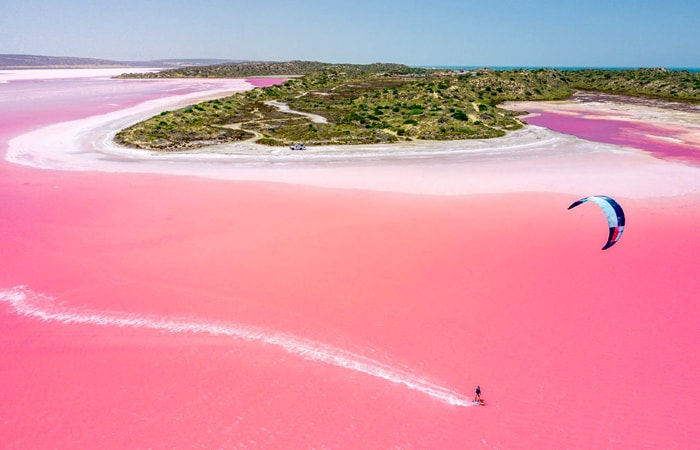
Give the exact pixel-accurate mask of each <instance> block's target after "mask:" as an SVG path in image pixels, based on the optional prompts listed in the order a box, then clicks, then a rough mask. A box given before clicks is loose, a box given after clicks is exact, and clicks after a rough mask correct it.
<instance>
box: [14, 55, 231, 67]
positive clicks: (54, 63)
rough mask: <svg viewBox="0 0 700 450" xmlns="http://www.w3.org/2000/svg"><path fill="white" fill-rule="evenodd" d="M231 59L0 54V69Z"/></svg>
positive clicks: (163, 64) (170, 64)
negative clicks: (153, 58) (125, 59)
mask: <svg viewBox="0 0 700 450" xmlns="http://www.w3.org/2000/svg"><path fill="white" fill-rule="evenodd" d="M235 62H240V60H231V59H197V58H193V59H187V58H183V59H157V60H152V61H114V60H109V59H96V58H80V57H74V56H43V55H14V54H12V55H10V54H0V69H83V68H95V67H104V68H106V67H163V68H177V67H189V66H208V65H213V64H225V63H235Z"/></svg>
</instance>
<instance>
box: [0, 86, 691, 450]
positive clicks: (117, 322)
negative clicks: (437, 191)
mask: <svg viewBox="0 0 700 450" xmlns="http://www.w3.org/2000/svg"><path fill="white" fill-rule="evenodd" d="M73 83H74V84H75V85H74V88H75V90H74V92H75V94H74V95H75V96H74V97H70V98H66V99H63V100H60V101H61V102H63V103H62V105H63V107H62V108H58V109H56V108H44V107H43V106H42V105H45V104H46V102H48V103H49V104H51V103H52V102H54V101H55V102H58V101H59V99H54V98H53V97H52V94H51V90H43V89H41V87H40V86H37V89H38V92H37V97H36V98H37V99H39V98H41V99H42V100H37V99H34V97H32V99H28V100H27V101H26V102H23V101H14V102H11V103H10V105H11V106H10V108H20V109H22V108H24V109H26V110H32V108H34V111H35V114H34V115H28V116H27V117H33V119H32V120H28V119H27V120H26V121H23V122H22V123H21V124H20V125H17V124H14V125H13V127H10V126H7V129H6V128H5V122H2V125H0V127H3V130H2V133H3V134H2V136H4V139H5V140H6V139H8V138H9V136H11V135H13V134H16V133H19V132H21V131H24V130H26V129H29V128H31V127H33V126H35V125H38V124H43V123H51V122H54V121H58V120H62V119H63V118H64V117H65V116H64V114H67V113H70V114H73V115H75V116H80V115H82V114H95V113H97V112H99V111H106V110H109V108H111V106H109V105H107V104H106V102H102V101H101V100H100V99H104V98H105V97H109V96H111V95H112V92H113V86H112V85H111V84H110V83H106V84H105V85H104V86H102V85H99V84H96V85H91V87H90V89H80V88H79V86H84V85H83V84H82V83H84V81H77V80H76V81H74V82H73ZM151 86H152V87H149V88H148V89H146V90H145V91H144V92H142V93H141V94H140V95H142V98H144V99H145V98H151V97H152V96H154V95H155V96H158V95H168V93H167V92H165V91H161V90H160V89H159V87H158V86H159V85H158V84H157V83H155V84H153V85H151ZM2 89H4V86H3V85H1V84H0V90H2ZM29 91H30V92H31V90H29ZM126 97H127V98H128V97H129V96H128V95H127V96H126ZM138 99H139V94H136V95H134V97H133V99H132V100H131V101H138ZM123 101H129V100H127V99H123ZM86 102H87V103H88V104H90V103H91V104H93V105H95V106H94V109H83V108H84V104H85V103H86ZM112 102H117V101H116V99H112V100H110V101H109V103H112ZM32 105H34V106H33V107H32ZM98 105H102V106H98ZM11 111H12V110H11V109H10V113H9V114H8V117H13V115H12V114H11ZM5 112H6V113H7V112H8V111H7V110H5ZM8 129H9V131H8ZM3 142H5V141H3ZM2 145H4V143H3V144H2ZM359 176H361V174H360V175H359ZM669 182H672V181H669ZM618 200H621V201H622V202H623V206H624V207H625V210H626V212H627V217H628V229H627V231H626V234H625V236H624V237H623V239H622V240H621V241H620V242H619V243H618V244H617V245H616V246H615V247H614V248H612V249H610V250H607V251H605V252H601V251H600V250H599V249H600V247H601V246H602V243H603V241H604V239H605V236H606V231H605V230H603V231H601V230H600V227H601V217H600V213H599V212H598V211H595V210H594V208H584V207H581V208H578V209H577V210H576V211H575V212H574V211H567V210H566V206H568V204H569V203H570V202H571V198H570V196H569V195H564V194H556V193H543V194H532V193H522V194H508V195H505V194H504V195H478V196H418V195H408V194H398V193H378V192H369V191H361V190H332V189H320V188H313V187H304V186H292V185H276V184H268V183H258V182H232V181H212V180H206V179H198V178H192V177H176V176H166V175H157V174H152V175H143V174H140V175H137V174H106V173H92V172H81V173H77V172H60V171H41V170H36V169H31V168H24V167H17V166H11V165H8V164H7V163H4V162H3V163H2V165H0V203H1V204H2V207H0V248H1V249H2V255H3V256H2V260H1V261H2V267H1V270H0V291H2V295H3V296H4V297H3V301H1V302H0V323H1V324H2V330H3V332H2V333H0V367H2V368H3V369H4V370H3V376H2V377H0V398H2V402H0V419H1V420H0V447H3V448H81V447H82V448H183V447H185V448H187V447H203V448H531V449H542V448H557V449H558V448H581V449H590V448H616V449H617V448H624V449H639V448H678V449H684V448H693V447H694V446H695V445H697V433H698V430H700V419H698V418H697V414H696V411H697V404H698V402H699V401H700V391H699V390H698V389H697V387H696V383H695V377H694V374H695V373H696V372H697V371H698V370H699V369H700V362H699V361H700V358H699V356H700V347H699V346H698V344H697V323H698V321H699V320H700V308H699V307H698V306H697V305H698V303H697V293H698V292H700V281H698V277H697V273H698V269H700V267H699V264H698V262H697V257H696V255H697V254H698V252H699V251H700V235H698V233H697V232H696V229H697V224H698V223H699V220H700V208H698V207H697V206H692V205H693V203H692V202H691V203H689V202H688V201H687V199H673V198H671V199H655V200H651V199H618ZM679 205H682V206H683V207H682V208H681V207H679ZM689 205H690V206H689ZM694 205H697V203H695V204H694ZM18 286H23V287H22V288H19V287H18ZM10 298H14V299H15V301H14V303H13V302H12V301H10ZM22 308H24V309H22ZM42 314H43V316H41V315H42ZM41 317H43V319H44V320H42V319H41ZM183 324H186V325H188V326H189V329H190V330H198V331H199V332H197V333H195V332H192V331H181V328H182V327H181V326H182V325H183ZM178 326H180V327H181V328H178ZM217 327H218V328H217ZM245 327H255V328H254V332H257V333H259V334H258V335H256V336H257V337H250V338H246V339H242V338H240V337H236V336H232V335H231V334H232V333H234V332H238V331H240V330H243V331H245V330H246V328H245ZM217 330H218V331H217ZM252 334H255V333H252ZM252 334H251V335H252ZM270 336H272V337H273V338H274V337H276V339H277V341H275V340H274V339H268V337H270ZM290 336H291V337H294V338H301V339H305V341H303V342H301V343H300V344H299V346H300V347H301V348H305V349H312V350H314V349H315V350H317V351H318V352H320V353H324V352H325V354H327V355H330V356H334V355H335V356H338V357H339V358H341V359H342V358H345V360H348V361H349V362H351V363H352V362H357V361H364V359H363V358H366V359H369V360H371V361H372V364H375V363H376V364H381V365H383V367H386V368H388V369H387V370H388V372H390V373H396V374H398V376H399V377H403V379H410V378H411V377H416V378H419V379H422V380H425V382H426V383H432V384H434V385H436V386H440V387H444V388H446V389H449V390H451V391H453V392H455V393H456V394H463V395H464V396H467V397H469V396H470V395H471V394H472V392H473V387H474V386H475V385H476V384H480V385H481V386H482V388H483V391H484V397H485V398H486V401H487V406H485V407H478V406H477V407H464V406H455V405H450V404H449V402H446V401H443V400H441V399H439V398H435V397H434V396H431V395H427V394H426V393H425V392H424V391H423V390H421V389H412V388H409V387H407V386H406V385H404V384H402V383H396V382H392V381H390V380H388V379H387V377H383V376H375V375H372V374H368V373H365V372H362V371H360V370H357V369H356V367H355V366H352V364H351V365H350V366H349V367H348V366H343V365H342V364H341V365H339V364H335V363H333V362H329V361H327V360H323V358H320V359H319V358H316V359H314V357H311V358H309V357H308V355H307V356H303V355H302V356H300V355H299V354H294V353H293V352H290V351H289V347H285V346H284V345H280V344H279V342H278V341H280V340H284V339H285V338H286V337H290ZM295 345H296V344H295ZM344 352H352V353H353V355H354V356H353V355H350V356H348V354H347V353H344Z"/></svg>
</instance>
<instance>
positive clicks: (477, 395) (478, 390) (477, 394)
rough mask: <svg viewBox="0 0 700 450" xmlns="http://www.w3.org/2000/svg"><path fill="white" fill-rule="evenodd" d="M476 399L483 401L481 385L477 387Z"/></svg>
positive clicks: (476, 400)
mask: <svg viewBox="0 0 700 450" xmlns="http://www.w3.org/2000/svg"><path fill="white" fill-rule="evenodd" d="M474 401H475V402H480V401H481V386H477V387H476V395H474Z"/></svg>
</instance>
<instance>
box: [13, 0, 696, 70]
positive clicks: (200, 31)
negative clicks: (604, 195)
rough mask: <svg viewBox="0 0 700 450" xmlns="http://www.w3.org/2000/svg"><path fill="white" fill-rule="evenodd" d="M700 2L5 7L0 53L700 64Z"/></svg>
mask: <svg viewBox="0 0 700 450" xmlns="http://www.w3.org/2000/svg"><path fill="white" fill-rule="evenodd" d="M698 16H700V2H695V1H691V0H669V1H667V2H663V3H662V2H653V1H649V0H642V1H637V2H632V1H631V0H622V1H619V2H615V3H614V4H611V3H609V2H604V1H602V0H592V1H589V2H586V4H585V7H581V4H580V2H577V3H574V2H572V1H567V0H564V1H559V2H554V1H549V0H533V1H531V2H522V1H514V0H504V1H501V2H498V3H497V4H496V3H493V4H491V3H489V4H486V3H485V2H473V1H463V2H456V1H446V0H436V1H434V2H431V3H430V4H429V5H428V4H424V2H417V1H408V2H403V3H401V4H400V5H399V4H397V3H395V2H390V1H387V0H375V1H371V2H370V1H367V0H358V1H356V2H354V3H352V4H342V5H337V4H329V3H327V2H321V1H317V0H306V1H303V2H296V3H293V4H292V3H289V2H282V1H280V0H271V1H268V2H264V3H263V2H259V3H246V4H242V5H241V6H236V5H235V4H233V5H232V4H231V3H230V2H224V1H221V0H205V1H203V2H198V3H190V2H183V1H177V0H176V1H171V2H165V1H163V0H154V1H153V2H148V3H144V2H135V1H132V0H125V1H124V2H120V3H118V4H115V3H101V4H96V3H93V2H88V1H85V0H63V1H59V2H49V1H45V0H26V1H24V2H13V3H11V4H9V5H5V6H4V7H3V14H2V15H0V54H27V55H46V56H66V57H85V58H96V59H107V60H115V61H150V60H160V59H230V60H251V61H289V60H315V61H324V62H333V63H357V64H367V63H372V62H395V63H402V64H406V65H410V66H477V67H479V66H480V67H486V66H488V67H504V66H507V67H668V68H685V67H688V68H693V67H698V66H700V62H698V55H700V37H698V35H697V34H696V33H695V31H694V30H695V27H696V24H695V21H696V18H697V17H698Z"/></svg>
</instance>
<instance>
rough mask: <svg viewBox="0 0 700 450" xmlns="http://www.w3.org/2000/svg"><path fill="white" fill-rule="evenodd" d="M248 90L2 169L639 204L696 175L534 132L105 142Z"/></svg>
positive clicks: (63, 139)
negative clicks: (157, 144)
mask: <svg viewBox="0 0 700 450" xmlns="http://www.w3.org/2000/svg"><path fill="white" fill-rule="evenodd" d="M236 81H237V82H238V83H240V84H238V85H236V84H235V82H236ZM247 88H248V85H247V83H245V82H244V81H243V80H232V84H231V85H230V86H227V88H226V89H219V90H216V91H208V92H198V93H194V94H188V95H185V96H176V97H170V98H166V99H159V100H153V101H148V102H144V103H142V104H140V105H137V106H134V107H131V108H127V109H123V110H119V111H115V112H112V113H108V114H104V115H100V116H94V117H89V118H86V119H81V120H75V121H70V122H64V123H58V124H55V125H51V126H48V127H45V128H42V129H38V130H35V131H32V132H30V133H26V134H24V135H21V136H17V137H15V138H14V139H12V140H11V141H10V143H9V148H8V152H7V155H6V159H7V160H8V161H10V162H12V163H15V164H21V165H25V166H30V167H35V168H41V169H50V170H74V171H104V172H132V173H162V174H174V175H186V176H199V177H207V178H215V179H227V180H253V181H267V182H277V183H292V184H304V185H313V186H320V187H328V188H344V189H367V190H376V191H394V192H405V193H413V194H427V195H467V194H488V193H506V192H558V193H567V194H574V195H590V194H596V193H607V194H608V195H617V196H620V197H631V198H643V197H666V196H678V195H687V194H698V193H700V169H698V168H695V167H692V166H687V165H683V164H679V163H673V162H668V161H662V160H659V159H656V158H653V157H651V156H649V155H648V154H646V153H644V152H642V151H638V150H633V149H628V148H622V147H617V146H614V145H607V144H599V143H594V142H588V141H584V140H581V139H578V138H575V137H572V136H567V135H563V134H559V133H555V132H553V131H550V130H547V129H544V128H540V127H535V126H526V127H525V128H524V129H521V130H518V131H515V132H512V133H509V134H508V135H507V136H505V137H503V138H496V139H487V140H467V141H438V142H436V141H420V142H409V143H400V144H374V145H359V146H318V147H311V148H309V149H308V150H306V151H303V152H298V151H297V152H294V151H291V150H289V149H286V148H273V147H266V146H261V145H257V144H253V143H235V144H222V145H216V146H211V147H207V148H204V149H200V150H196V151H191V152H182V153H159V152H147V151H140V150H133V149H127V148H123V147H119V146H117V145H116V144H115V143H114V142H113V137H114V135H115V134H116V132H117V131H118V130H120V129H122V128H124V127H126V126H129V125H131V124H132V123H136V122H138V121H140V120H143V119H145V118H147V117H150V116H152V115H154V114H157V113H158V112H160V111H163V110H165V109H171V108H173V107H180V106H184V105H187V104H191V103H193V102H196V101H202V100H205V99H210V98H214V97H217V96H222V95H224V94H225V93H230V92H232V91H235V90H244V89H247ZM645 113H648V111H646V112H645Z"/></svg>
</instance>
